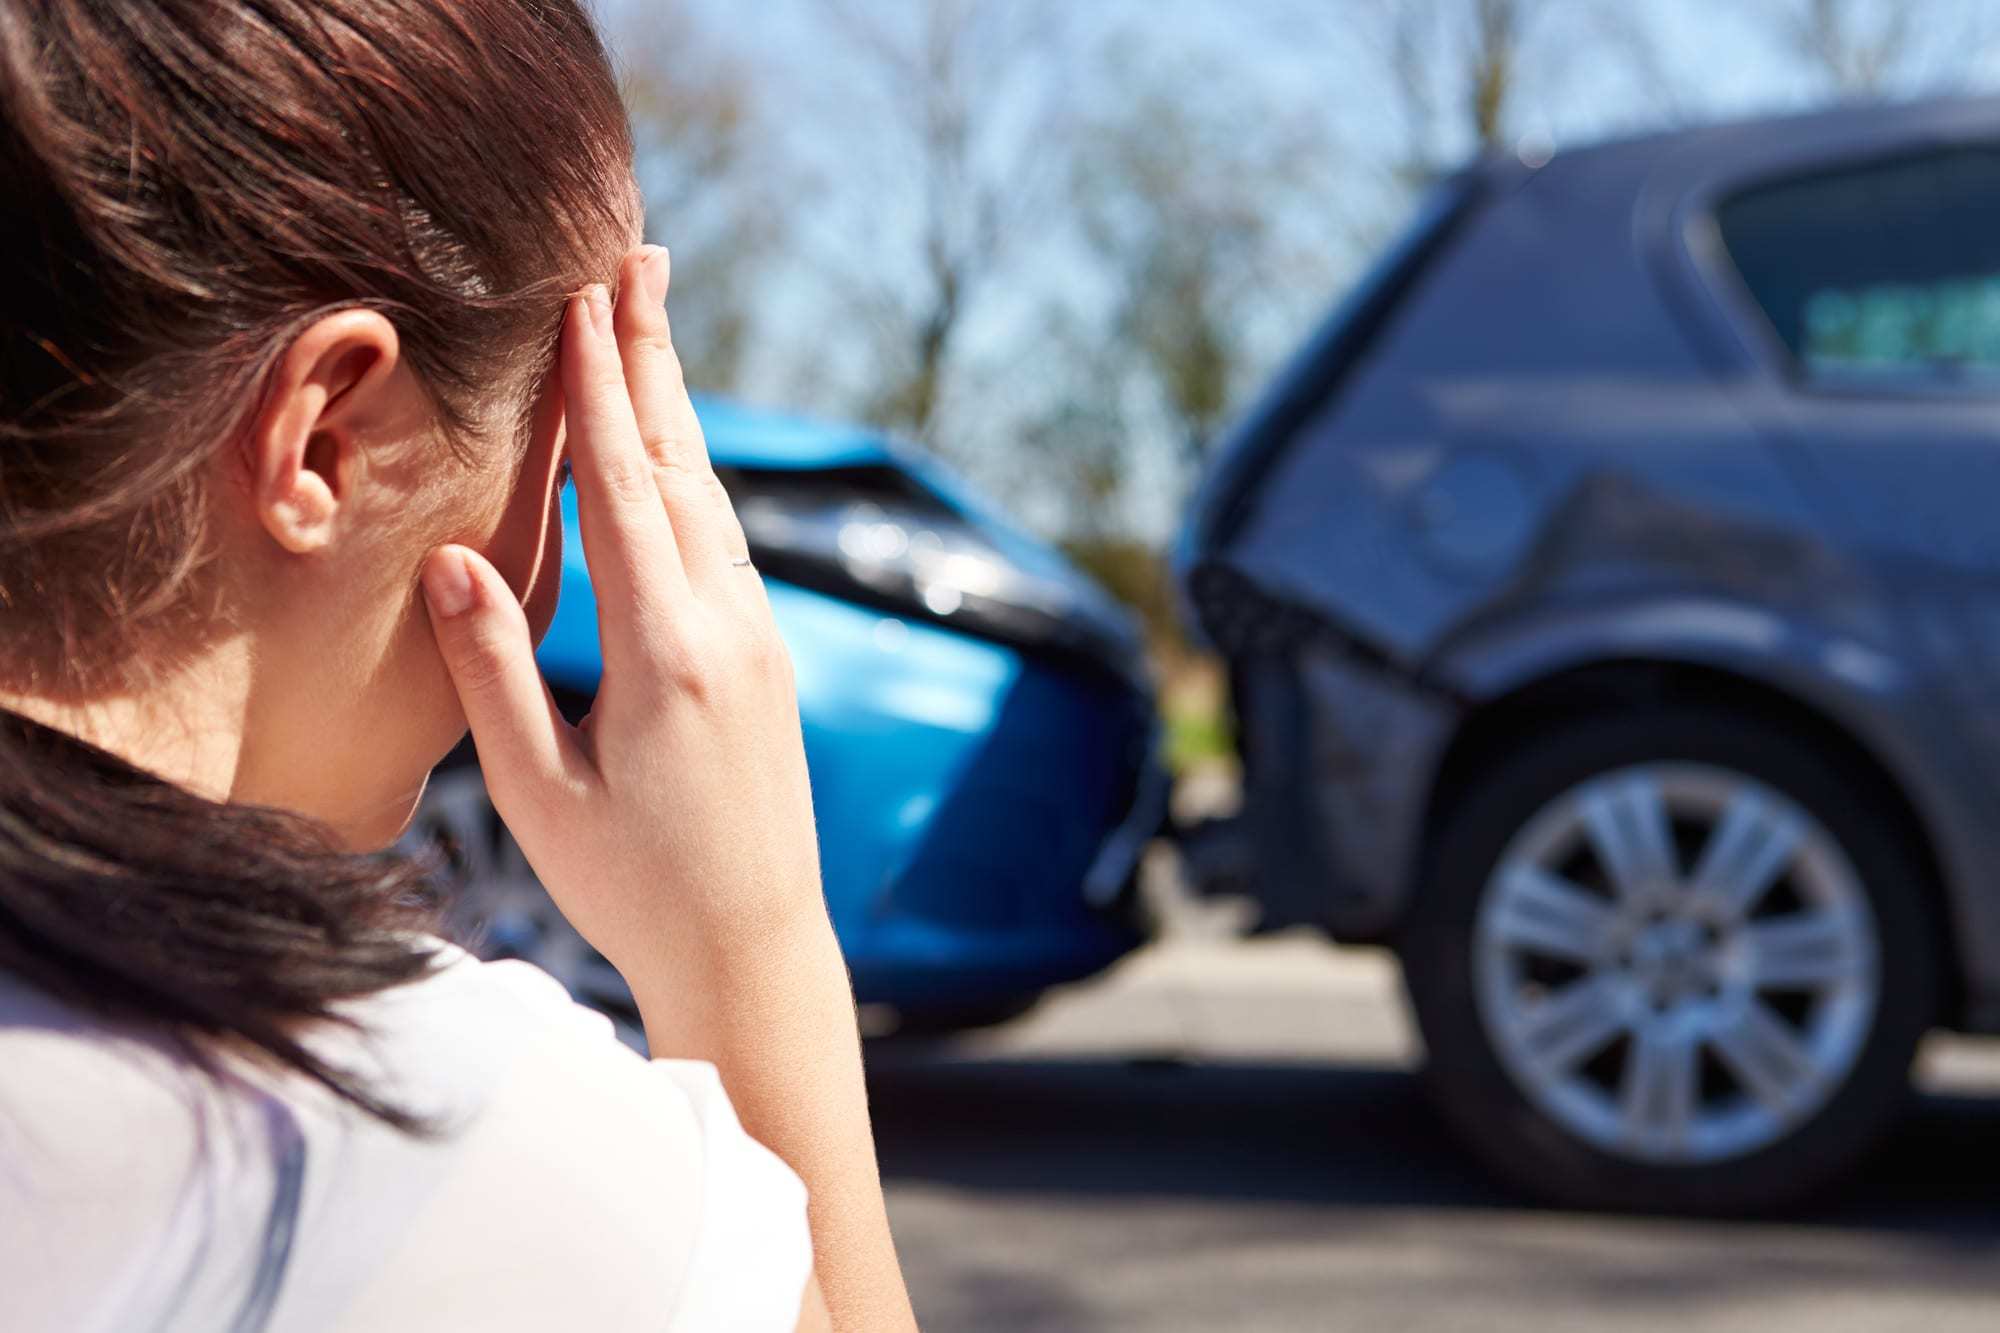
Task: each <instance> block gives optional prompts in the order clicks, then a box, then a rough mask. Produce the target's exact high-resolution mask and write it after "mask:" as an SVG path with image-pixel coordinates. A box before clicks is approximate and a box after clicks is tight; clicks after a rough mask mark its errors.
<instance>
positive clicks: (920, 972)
mask: <svg viewBox="0 0 2000 1333" xmlns="http://www.w3.org/2000/svg"><path fill="white" fill-rule="evenodd" d="M697 410H698V412H699V413H700V416H701V419H702V424H703V427H704V429H705V431H706V433H707V437H708V444H709V451H710V454H711V456H712V457H713V459H714V461H715V465H716V471H717V473H718V474H719V475H720V476H721V478H722V480H723V482H724V484H725V485H726V486H727V487H728V489H729V491H730V494H731V496H732V497H733V499H734V501H735V504H736V508H737V512H738V514H739V515H740V516H741V518H742V521H743V526H744V530H745V532H746V534H747V535H748V537H749V540H750V545H751V551H752V554H753V556H754V557H755V559H756V561H757V565H758V567H759V569H760V570H761V571H762V573H763V575H764V579H765V584H766V587H767V588H768V589H769V593H770V599H771V605H772V609H773V611H774V612H775V613H776V616H777V620H778V625H779V628H780V630H781V631H782V633H783V634H784V637H785V641H786V643H787V644H788V645H789V647H790V649H791V653H792V657H793V661H794V663H795V667H796V676H797V681H798V693H799V709H800V714H801V717H802V720H803V724H804V731H805V745H806V755H807V760H808V763H809V765H810V767H811V771H812V780H813V797H814V805H815V809H816V811H817V816H818V827H819V834H820V855H821V864H822V868H823V872H824V882H825V890H826V896H827V901H828V905H829V908H830V909H831V912H832V916H833V922H834V926H835V928H836V930H837V931H838V933H839V936H840V940H841V945H842V948H843V950H844V951H845V953H846V957H847V961H848V965H849V967H850V969H851V970H852V972H853V976H854V984H855V989H856V992H857V997H858V998H859V999H860V1000H861V1001H862V1002H864V1003H871V1004H877V1005H882V1006H886V1007H887V1008H889V1009H891V1010H893V1011H894V1013H895V1014H896V1015H897V1016H898V1017H899V1019H900V1021H901V1023H902V1025H903V1026H905V1027H911V1028H922V1029H937V1028H949V1027H958V1026H969V1025H975V1024H977V1023H981V1022H989V1021H994V1020H996V1019H998V1018H1001V1017H1005V1016H1007V1015H1009V1014H1012V1013H1015V1012H1018V1011H1019V1010H1020V1009H1022V1008H1025V1007H1026V1005H1027V1004H1028V1003H1031V1002H1032V1001H1033V999H1034V997H1035V996H1037V995H1038V994H1039V993H1040V992H1042V991H1043V990H1045V989H1047V988H1048V987H1050V986H1052V985H1055V984H1057V983H1059V982H1064V981H1071V980H1075V979H1077V978H1080V977H1085V976H1088V975H1090V974H1091V973H1094V972H1097V971H1099V970H1100V969H1102V968H1103V967H1105V966H1106V965H1107V964H1109V963H1111V962H1112V961H1114V960H1115V959H1117V958H1118V957H1119V956H1120V955H1122V954H1124V953H1125V952H1126V951H1128V950H1129V949H1131V948H1132V947H1133V946H1134V944H1135V943H1137V938H1138V937H1137V932H1136V931H1135V929H1134V927H1133V925H1132V924H1131V912H1130V907H1131V896H1132V895H1131V892H1130V887H1131V881H1132V878H1133V875H1134V871H1135V867H1136V864H1137V861H1138V857H1139V853H1140V851H1141V849H1142V848H1143V846H1144V844H1145V842H1146V840H1147V839H1148V838H1149V837H1151V836H1152V835H1153V834H1154V833H1155V832H1156V831H1158V829H1159V827H1160V825H1161V822H1162V819H1163V816H1164V808H1165V780H1164V777H1163V775H1162V773H1161V770H1160V769H1159V767H1158V765H1157V761H1156V757H1155V751H1156V744H1155V742H1156V730H1157V724H1156V721H1155V718H1156V714H1155V711H1154V705H1153V695H1152V689H1151V685H1150V682H1149V679H1148V674H1147V669H1146V666H1145V659H1144V654H1143V649H1142V642H1141V639H1140V636H1139V633H1138V629H1137V626H1136V623H1135V622H1134V620H1133V618H1132V617H1131V615H1130V614H1129V613H1128V612H1126V611H1125V609H1124V608H1123V607H1121V606H1119V605H1118V604H1117V603H1116V602H1114V601H1113V600H1112V599H1111V598H1110V597H1108V596H1107V595H1106V594H1105V593H1104V592H1103V591H1102V590H1101V589H1100V588H1098V587H1097V586H1096V585H1095V584H1094V583H1092V582H1091V581H1090V580H1089V579H1087V578H1085V577H1084V576H1083V575H1081V574H1080V573H1078V572H1077V570H1076V569H1075V568H1074V567H1072V566H1071V565H1070V564H1068V563H1067V562H1066V561H1065V560H1064V559H1063V558H1062V557H1061V556H1060V555H1059V554H1057V553H1056V552H1055V551H1054V550H1052V549H1051V548H1050V547H1048V546H1047V545H1045V544H1043V543H1041V542H1039V541H1037V540H1035V539H1033V538H1031V537H1029V536H1027V535H1025V534H1024V533H1022V532H1021V531H1019V530H1018V529H1016V528H1015V527H1014V526H1013V525H1012V524H1010V523H1009V522H1007V521H1006V520H1005V519H1004V518H1002V517H1001V516H999V515H998V514H997V513H995V512H993V511H992V510H990V509H989V508H987V507H986V506H985V505H983V504H982V503H980V502H979V501H978V500H977V499H975V498H974V497H973V496H971V495H969V494H968V493H967V492H966V491H965V490H964V488H963V487H962V486H961V485H960V484H959V483H958V482H957V481H956V480H955V479H954V478H952V477H951V476H949V475H947V474H946V473H945V472H944V471H943V470H941V469H940V468H938V467H937V466H936V465H935V464H933V463H931V462H929V461H928V460H925V459H921V458H918V457H915V456H913V455H912V454H911V453H909V452H908V451H906V450H903V449H900V448H898V447H897V446H895V445H893V444H892V443H890V442H889V441H886V440H884V439H883V438H882V437H880V436H879V435H877V434H874V433H871V432H868V431H865V430H862V429H858V428H845V427H836V426H826V425H822V424H817V423H811V422H805V421H800V420H796V419H792V418H786V417H781V416H776V415H771V414H767V413H763V412H755V411H751V410H748V409H745V408H743V407H741V406H738V405H736V404H733V403H729V402H724V401H719V400H715V399H704V400H701V401H698V403H697ZM563 521H564V524H565V526H566V528H567V530H568V531H567V534H566V535H567V537H568V538H569V540H568V541H567V543H566V545H565V548H564V551H565V553H564V562H563V571H562V596H561V600H560V604H559V606H558V609H557V611H556V616H555V620H554V623H553V624H552V626H551V627H550V630H549V633H548V636H547V638H546V639H545V640H544V641H543V643H542V647H541V652H540V661H541V665H542V670H543V673H544V675H545V676H546V677H547V678H548V681H549V684H550V686H551V688H552V690H553V691H554V693H555V696H556V699H557V702H558V704H559V705H561V706H562V708H563V709H564V710H565V711H566V712H569V713H571V714H572V715H573V716H581V715H582V713H583V712H585V711H587V709H588V708H589V705H590V699H591V696H592V694H593V693H594V692H595V690H596V687H597V682H598V679H599V677H600V675H601V672H602V663H601V661H600V659H599V655H598V646H597V603H596V600H595V598H594V597H593V595H592V592H591V587H590V577H589V573H588V570H587V569H586V567H585V564H584V559H583V547H582V543H581V542H580V541H579V540H577V539H576V530H575V524H576V507H575V494H574V492H573V491H572V492H570V493H569V494H567V495H565V496H564V500H563ZM414 836H416V837H418V838H420V839H430V840H434V841H435V842H436V843H438V844H441V845H442V846H443V847H444V848H445V849H446V850H447V852H448V855H449V858H450V862H451V865H452V867H453V869H454V872H455V874H454V877H455V879H456V880H457V881H458V883H457V888H458V894H457V899H456V901H457V903H458V908H459V911H460V912H461V914H462V916H463V918H464V920H463V923H462V924H463V925H464V926H465V927H467V928H468V929H469V930H470V931H471V933H472V936H473V938H474V939H475V940H477V941H479V942H480V944H479V947H481V948H482V949H483V950H484V951H485V952H486V953H488V954H489V955H492V956H514V957H525V958H528V959H530V960H531V961H534V962H536V963H538V964H540V965H541V966H543V967H545V968H547V969H548V970H549V971H550V972H552V973H553V974H554V975H556V976H557V977H558V978H560V979H561V980H562V981H563V982H564V983H565V984H567V985H568V986H569V987H570V989H571V991H572V993H574V994H575V995H576V996H577V998H579V999H580V1000H583V1001H584V1002H586V1003H589V1004H592V1005H595V1006H597V1007H600V1008H602V1009H604V1010H605V1011H606V1012H608V1013H610V1014H611V1015H612V1016H613V1018H614V1019H616V1020H618V1021H619V1022H620V1024H621V1026H622V1027H623V1028H624V1030H625V1031H626V1032H627V1033H628V1035H632V1036H635V1037H636V1034H637V1029H636V1026H635V1025H634V1022H633V1020H634V1014H633V1010H632V1003H631V996H630V994H629V992H628V991H627V990H626V988H625V986H624V983H623V982H622V981H621V980H620V979H619V978H618V976H617V974H616V972H615V971H613V970H612V969H611V967H610V966H609V965H608V964H606V963H605V962H604V960H603V959H602V958H600V957H598V955H597V954H596V953H595V951H594V950H592V949H591V948H590V947H589V946H588V945H587V944H585V943H584V941H583V940H582V939H581V938H580V937H578V936H577V935H576V934H575V933H574V932H573V931H572V930H571V929H570V928H569V926H568V925H567V923H565V922H564V921H563V920H562V918H561V916H560V914H559V913H557V912H556V911H555V910H554V908H553V905H552V904H551V903H550V902H549V900H548V898H547V895H546V894H545V893H544V892H543V890H542V889H541V886H540V885H539V884H538V883H536V881H535V879H534V876H533V874H532V872H530V871H529V869H528V867H527V865H526V862H525V861H524V860H523V859H522V857H521V855H520V852H519V850H518V848H516V847H515V846H514V843H513V840H512V839H511V838H510V837H508V836H507V833H506V830H505V828H504V827H503V826H502V825H501V824H500V821H499V820H498V818H497V817H496V816H495V814H494V812H493V809H492V806H491V804H490V803H489V802H488V800H487V798H486V793H485V788H484V786H483V784H482V783H481V781H480V778H479V771H478V768H477V765H476V762H475V761H474V756H473V754H472V751H471V748H470V746H469V745H467V746H464V747H461V749H460V751H459V752H457V753H455V754H454V755H453V756H451V757H450V758H449V759H447V760H446V761H445V763H444V764H443V765H441V766H440V768H439V771H438V772H437V773H436V774H434V775H433V777H432V781H431V789H430V791H429V793H428V794H427V795H426V797H425V801H424V805H423V808H422V810H421V812H420V814H419V817H418V821H417V826H416V829H415V830H414Z"/></svg>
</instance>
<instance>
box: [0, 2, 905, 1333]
mask: <svg viewBox="0 0 2000 1333" xmlns="http://www.w3.org/2000/svg"><path fill="white" fill-rule="evenodd" d="M631 154H632V146H631V140H630V136H629V132H628V128H627V126H626V123H625V119H624V114H623V112H622V110H621V109H620V105H619V101H618V96H617V90H616V87H615V84H614V81H613V77H612V74H611V72H610V70H609V68H608V65H607V62H606V59H605V56H604V52H603V51H602V49H601V48H600V46H599V44H598V40H597V37H596V35H595V34H594V32H593V30H592V28H591V25H590V22H589V20H588V18H587V17H586V15H585V14H584V13H583V12H582V10H581V9H580V8H579V7H578V4H577V2H576V0H449V3H447V2H446V0H431V3H421V2H420V0H0V180H4V181H5V182H6V183H7V190H6V195H5V198H4V199H0V242H4V243H3V244H0V305H4V327H0V337H3V338H4V343H3V344H0V345H4V351H3V352H0V708H4V710H5V712H4V713H0V1325H4V1326H5V1327H6V1328H8V1329H10V1330H12V1329H43V1328H48V1329H63V1330H83V1329H120V1330H123V1329H140V1328H144V1329H153V1328H173V1329H182V1328H186V1329H220V1328H269V1329H287V1330H290V1329H321V1328H343V1329H345V1328H354V1329H371V1330H373V1329H393V1328H426V1329H430V1328H480V1329H496V1328H557V1327H559V1328H587V1329H622V1328H648V1329H657V1328H672V1329H746V1330H748V1329H791V1328H793V1327H799V1328H829V1327H837V1328H843V1329H848V1328H851V1329H866V1330H869V1333H876V1331H878V1330H893V1329H897V1328H907V1327H910V1326H911V1325H912V1322H913V1321H912V1319H911V1315H910V1310H909V1305H908V1301H907V1297H906V1296H905V1294H904V1291H903V1286H902V1280H901V1277H900V1275H899V1273H898V1270H897V1265H896V1259H895V1255H894V1251H893V1249H892V1246H891V1243H890V1238H889V1231H888V1226H887V1222H886V1218H885V1213H884V1209H883V1204H882V1194H881V1189H880V1184H879V1181H878V1177H877V1173H876V1168H875V1162H874V1156H873V1149H872V1146H871V1143H870V1138H869V1132H868V1123H867V1112H866V1106H865V1102H864V1093H863V1088H862V1078H861V1063H860V1055H859V1043H858V1040H857V1036H856V1031H855V1023H854V1015H853V1008H852V1004H851V1001H850V997H849V992H848V988H847V982H846V977H845V973H844V970H843V968H842V965H841V960H840V957H839V953H838V950H837V948H836V945H835V941H834V938H833V935H832V931H831V928H830V926H829V923H828V920H827V916H826V912H825V909H824V906H823V903H822V900H821V897H820V892H819V882H818V864H817V854H816V849H815V840H814V835H813V828H812V814H811V803H810V796H809V793H808V790H807V781H806V770H805V763H804V757H803V752H802V748H801V744H800V735H799V726H798V720H797V711H796V704H795V700H794V696H793V691H792V684H791V675H790V667H789V663H788V661H787V659H786V657H785V653H784V650H783V648H782V646H781V644H780V642H779V639H778V637H777V634H776V632H775V630H774V628H773V625H772V620H771V615H770V611H769V607H768V605H767V603H766V601H765V597H764V593H763V589H762V586H761V584H760V581H759V578H758V575H757V573H756V571H755V570H754V568H752V567H751V566H750V564H749V561H748V556H747V552H746V548H745V545H744V539H743V534H742V530H741V529H740V527H739V526H738V524H737V522H736V519H735V516H734V514H733V513H732V512H731V510H730V507H729V504H728V502H727V500H726V498H725V497H724V494H723V492H722V490H721V488H720V487H719V486H718V485H717V483H716V479H715V475H714V473H713V472H712V471H711V470H710V468H709V465H708V460H707V457H706V453H705V450H704V446H703V442H702V437H701V430H700V427H699V426H698V424H697V423H696V421H695V417H694V414H693V412H692V411H691V409H690V407H689V405H688V400H687V397H686V394H685V392H684V390H683V388H682V385H681V379H680V373H679V367H678V363H677V361H676V359H675V356H674V352H673V347H672V344H671V341H670V337H669V331H668V324H667V317H666V311H665V307H664V301H665V295H666V289H667V283H668V276H669V261H668V258H667V256H666V254H665V252H664V251H661V250H658V249H651V248H641V249H634V247H635V245H636V244H637V240H638V237H639V234H640V230H641V222H642V220H641V218H640V216H639V209H638V206H637V204H636V203H635V202H634V201H635V199H636V192H635V190H634V187H633V182H632V176H631ZM572 467H573V468H574V472H575V479H576V485H577V487H578V504H579V509H580V512H581V516H582V527H583V538H584V546H585V554H586V556H587V557H588V559H589V562H590V567H591V574H592V581H593V586H594V589H595V591H596V594H597V598H598V602H599V605H600V617H601V622H602V623H601V626H600V632H601V635H602V641H603V651H604V658H605V671H604V681H603V687H602V691H601V693H600V694H599V697H598V699H597V702H596V706H595V709H594V711H593V713H592V714H591V716H590V717H589V718H588V719H586V720H585V721H584V722H583V723H582V724H581V725H580V726H577V727H575V728H571V727H569V726H568V725H566V724H565V723H564V722H563V720H562V719H561V717H560V716H559V715H558V714H557V713H556V711H555V709H554V708H553V706H552V705H551V703H550V700H549V697H548V695H547V692H546V690H545V689H544V687H543V685H542V683H541V681H540V678H539V676H538V675H537V674H536V671H535V667H534V661H533V657H532V645H533V640H534V638H535V636H536V635H538V634H539V633H541V631H542V630H543V629H544V628H546V626H547V625H548V623H549V618H550V615H551V613H552V610H553V602H554V598H555V593H556V581H557V571H558V567H559V564H560V543H561V531H562V529H561V523H560V520H559V517H558V507H557V498H558V491H559V489H560V486H561V484H562V479H563V476H564V474H565V472H566V471H567V470H568V469H570V468H572ZM468 723H469V724H470V727H471V729H472V733H473V737H474V740H475V742H476V743H477V745H478V748H479V753H480V758H481V761H482V763H483V766H484V768H485V771H486V775H487V781H488V785H489V788H490V790H491V792H492V794H493V798H494V800H495V802H496V804H497V805H498V806H499V809H500V811H501V813H502V814H503V816H504V817H505V818H506V820H507V822H508V825H509V827H510V828H511V829H512V830H513V832H514V834H515V835H516V837H517V838H518V840H519V842H520V844H521V846H522V848H523V850H524V851H525V852H526V853H527V856H528V858H529V860H530V861H531V862H532V863H533V865H534V867H535V869H536V871H537V873H538V874H539V875H540V876H541V878H542V880H543V882H544V883H545V884H546V885H547V886H548V888H549V890H550V892H551V893H552V894H553V895H554V897H555V899H556V901H557V902H558V903H559V904H560V905H561V907H562V909H563V910H564V912H566V913H567V914H568V915H569V916H570V918H571V919H572V920H573V921H574V922H575V924H576V926H577V928H578V929H579V930H580V931H582V932H583V934H584V935H585V936H586V937H587V938H589V939H590V940H591V941H592V943H594V944H595V945H596V946H597V947H598V948H599V949H600V950H601V951H602V952H603V953H604V954H605V956H606V957H607V958H609V959H610V960H611V961H612V962H613V963H614V964H616V965H617V966H618V968H619V969H620V970H621V971H622V972H623V973H624V975H625V977H626V978H627V979H628V980H629V982H630V983H631V987H632V991H633V994H634V995H635V996H636V997H637V998H638V1001H639V1005H640V1009H641V1012H642V1016H643V1019H644V1021H645V1026H646V1032H647V1036H648V1039H649V1041H650V1043H651V1046H652V1049H653V1050H654V1051H655V1052H656V1053H658V1054H661V1055H666V1056H672V1057H675V1058H673V1059H663V1060H655V1061H653V1062H650V1063H649V1062H647V1061H644V1060H641V1059H639V1058H638V1057H636V1056H633V1055H631V1054H630V1053H628V1052H627V1051H626V1050H625V1049H624V1048H623V1047H622V1046H620V1045H619V1044H618V1043H617V1042H616V1041H615V1040H614V1039H613V1038H612V1036H611V1035H610V1032H609V1029H608V1025H607V1024H606V1023H604V1022H603V1021H602V1020H601V1019H598V1018H596V1017H595V1016H594V1015H590V1014H588V1013H587V1012H586V1011H583V1010H580V1009H578V1008H576V1007H575V1006H573V1005H572V1004H571V1003H570V1002H569V1000H568V998H567V997H566V996H564V995H563V994H562V993H561V991H560V988H559V987H557V986H556V985H555V984H554V983H553V982H551V981H550V980H549V979H548V978H547V977H545V976H543V975H542V974H540V973H537V972H534V971H533V970H532V969H530V968H528V967H526V966H525V965H523V964H518V963H501V964H481V963H478V962H475V961H473V960H472V959H470V958H469V957H468V956H466V955H465V954H463V953H462V952H460V951H458V950H456V949H454V948H452V947H450V946H448V945H445V944H443V943H441V942H440V941H438V940H437V939H436V938H435V937H434V936H433V935H432V934H431V933H430V931H431V922H432V917H431V911H432V908H431V907H430V906H428V905H427V902H426V897H425V894H424V892H423V888H424V884H425V880H424V877H423V876H422V874H421V873H420V871H419V870H418V869H416V868H412V867H410V866H408V865H405V864H402V863H400V862H397V861H394V860H392V859H389V858H387V857H385V856H383V855H382V854H381V853H380V851H379V849H381V848H382V847H384V846H386V845H387V844H388V843H390V842H391V841H392V840H393V839H394V838H395V837H396V835H397V833H398V832H399V831H400V830H401V828H402V827H403V825H404V823H405V822H406V820H407V819H408V817H409V815H410V812H411V809H412V807H413V806H414V804H415V802H416V800H417V797H418V795H419V794H420V792H421V791H422V788H423V784H424V778H425V774H426V773H427V771H428V770H429V768H430V767H431V765H432V764H433V763H434V762H435V761H436V760H437V759H438V758H439V757H440V756H442V755H443V754H444V753H445V751H446V750H448V749H449V748H450V747H451V746H452V745H453V744H454V743H455V742H456V741H457V739H458V738H459V736H460V735H461V734H462V732H463V731H464V729H465V727H466V726H467V724H468ZM725 1090H726V1091H725ZM802 1185H803V1188H802ZM808 1221H809V1223H810V1235H808Z"/></svg>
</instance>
